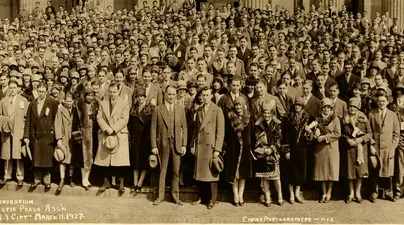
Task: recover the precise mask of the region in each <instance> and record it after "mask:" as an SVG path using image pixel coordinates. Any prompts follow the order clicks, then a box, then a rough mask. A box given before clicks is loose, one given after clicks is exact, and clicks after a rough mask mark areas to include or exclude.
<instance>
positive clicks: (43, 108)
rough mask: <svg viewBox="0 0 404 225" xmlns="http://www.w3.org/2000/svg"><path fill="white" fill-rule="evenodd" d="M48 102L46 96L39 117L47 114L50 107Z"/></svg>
mask: <svg viewBox="0 0 404 225" xmlns="http://www.w3.org/2000/svg"><path fill="white" fill-rule="evenodd" d="M48 103H49V101H48V97H46V98H45V100H44V103H43V106H42V110H41V114H39V118H41V117H42V116H43V115H44V114H45V112H46V109H47V108H48ZM37 111H38V110H37Z"/></svg>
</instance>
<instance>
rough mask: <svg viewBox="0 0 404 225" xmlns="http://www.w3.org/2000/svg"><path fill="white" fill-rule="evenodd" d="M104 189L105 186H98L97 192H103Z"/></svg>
mask: <svg viewBox="0 0 404 225" xmlns="http://www.w3.org/2000/svg"><path fill="white" fill-rule="evenodd" d="M105 190H106V188H105V187H100V189H98V191H99V192H104V191H105Z"/></svg>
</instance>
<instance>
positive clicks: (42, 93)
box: [37, 87, 46, 100]
mask: <svg viewBox="0 0 404 225" xmlns="http://www.w3.org/2000/svg"><path fill="white" fill-rule="evenodd" d="M37 92H38V98H39V99H41V100H43V99H45V97H46V88H45V87H40V88H38V90H37Z"/></svg>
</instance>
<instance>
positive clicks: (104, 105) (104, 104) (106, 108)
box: [101, 99, 111, 122]
mask: <svg viewBox="0 0 404 225" xmlns="http://www.w3.org/2000/svg"><path fill="white" fill-rule="evenodd" d="M101 107H102V109H103V110H104V113H105V115H106V116H107V120H108V122H110V120H111V115H110V112H109V99H108V100H107V101H103V102H101Z"/></svg>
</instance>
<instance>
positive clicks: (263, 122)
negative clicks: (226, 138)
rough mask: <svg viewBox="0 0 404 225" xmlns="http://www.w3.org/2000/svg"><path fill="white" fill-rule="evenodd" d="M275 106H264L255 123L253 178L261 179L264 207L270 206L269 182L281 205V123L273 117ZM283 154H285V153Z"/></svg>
mask: <svg viewBox="0 0 404 225" xmlns="http://www.w3.org/2000/svg"><path fill="white" fill-rule="evenodd" d="M274 112H275V104H274V103H273V104H264V105H263V106H262V116H261V117H260V118H259V119H258V120H257V121H256V122H255V127H254V128H255V129H254V130H255V133H254V134H255V146H254V147H255V148H254V149H255V150H254V156H255V157H254V159H255V160H256V161H255V163H254V164H255V165H254V167H255V177H259V178H261V185H262V187H263V190H264V193H265V205H266V206H267V207H269V206H270V205H271V193H270V191H269V186H270V183H269V181H271V180H272V181H274V184H275V188H276V191H277V192H278V204H279V205H280V206H282V205H283V196H282V189H281V180H280V168H279V160H280V157H281V152H282V130H281V121H280V120H279V119H277V118H276V117H275V116H274ZM283 153H285V154H286V153H287V152H286V151H285V152H283Z"/></svg>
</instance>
